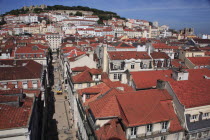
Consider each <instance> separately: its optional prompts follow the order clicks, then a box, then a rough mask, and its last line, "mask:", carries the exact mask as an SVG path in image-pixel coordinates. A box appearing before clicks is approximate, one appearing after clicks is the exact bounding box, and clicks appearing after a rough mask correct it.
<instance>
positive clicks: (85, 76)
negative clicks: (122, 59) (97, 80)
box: [72, 68, 108, 83]
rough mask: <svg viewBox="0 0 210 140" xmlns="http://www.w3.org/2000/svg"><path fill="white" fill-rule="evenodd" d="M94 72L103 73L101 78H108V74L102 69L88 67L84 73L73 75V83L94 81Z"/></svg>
mask: <svg viewBox="0 0 210 140" xmlns="http://www.w3.org/2000/svg"><path fill="white" fill-rule="evenodd" d="M93 74H101V75H102V76H101V79H106V78H108V77H107V74H104V73H103V71H102V70H101V69H94V68H92V69H88V70H85V71H84V72H82V73H79V74H77V75H76V76H73V77H72V79H73V83H89V82H94V81H93V79H92V75H93Z"/></svg>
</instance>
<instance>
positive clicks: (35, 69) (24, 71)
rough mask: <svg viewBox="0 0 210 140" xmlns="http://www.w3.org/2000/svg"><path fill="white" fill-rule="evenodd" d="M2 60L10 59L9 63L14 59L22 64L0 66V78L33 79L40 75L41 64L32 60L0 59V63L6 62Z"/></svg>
mask: <svg viewBox="0 0 210 140" xmlns="http://www.w3.org/2000/svg"><path fill="white" fill-rule="evenodd" d="M4 61H10V62H9V63H10V64H11V63H13V62H14V61H16V62H17V63H21V62H22V66H21V65H16V66H15V65H11V66H12V67H0V71H1V73H0V80H17V79H35V78H40V77H41V73H42V65H41V64H39V63H37V62H35V61H33V60H27V61H22V60H0V63H1V64H2V63H6V62H4ZM9 63H8V64H9Z"/></svg>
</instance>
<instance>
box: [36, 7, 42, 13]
mask: <svg viewBox="0 0 210 140" xmlns="http://www.w3.org/2000/svg"><path fill="white" fill-rule="evenodd" d="M42 11H43V10H42V9H41V8H34V13H37V14H38V13H41V12H42Z"/></svg>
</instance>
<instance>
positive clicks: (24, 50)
mask: <svg viewBox="0 0 210 140" xmlns="http://www.w3.org/2000/svg"><path fill="white" fill-rule="evenodd" d="M19 53H21V54H22V53H23V54H25V53H30V54H31V53H36V54H45V51H44V50H42V49H39V48H38V49H37V50H34V49H33V47H19V48H17V50H16V51H15V54H19Z"/></svg>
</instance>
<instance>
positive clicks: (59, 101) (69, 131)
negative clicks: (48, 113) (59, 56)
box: [48, 60, 76, 140]
mask: <svg viewBox="0 0 210 140" xmlns="http://www.w3.org/2000/svg"><path fill="white" fill-rule="evenodd" d="M53 66H54V86H53V87H52V93H53V94H54V99H53V101H52V102H54V105H52V106H54V114H53V117H52V120H51V121H52V124H53V123H55V125H54V127H53V125H52V127H50V128H49V133H48V139H49V140H76V132H75V131H74V130H73V128H72V124H73V121H72V116H71V113H70V110H69V102H68V100H67V93H66V92H64V91H63V92H62V94H59V95H58V94H57V92H56V91H57V90H58V86H59V84H60V83H61V75H60V71H59V70H58V67H59V65H58V60H57V61H56V62H55V63H54V64H53ZM61 90H62V89H61ZM50 123H51V122H50Z"/></svg>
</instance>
